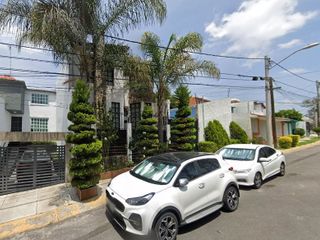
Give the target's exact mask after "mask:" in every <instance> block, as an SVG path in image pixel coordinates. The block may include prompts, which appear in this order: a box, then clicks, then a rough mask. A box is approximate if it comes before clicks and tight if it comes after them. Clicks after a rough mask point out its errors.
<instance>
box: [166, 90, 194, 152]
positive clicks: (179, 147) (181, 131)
mask: <svg viewBox="0 0 320 240" xmlns="http://www.w3.org/2000/svg"><path fill="white" fill-rule="evenodd" d="M175 99H176V100H177V103H178V110H177V112H176V115H175V118H174V119H173V120H172V121H171V124H170V127H171V138H170V140H171V144H170V148H171V149H172V150H174V151H192V150H193V149H194V147H195V140H196V138H197V137H196V128H195V119H194V118H191V117H189V116H190V114H191V108H190V107H189V99H190V91H189V89H188V87H187V86H182V85H181V86H180V87H178V88H177V89H176V91H175Z"/></svg>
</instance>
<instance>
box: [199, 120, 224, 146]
mask: <svg viewBox="0 0 320 240" xmlns="http://www.w3.org/2000/svg"><path fill="white" fill-rule="evenodd" d="M204 133H205V139H206V141H211V142H214V143H216V144H217V146H218V148H221V147H223V146H225V145H228V144H229V137H228V134H227V132H226V130H224V128H223V126H222V125H221V123H220V122H219V121H218V120H213V121H210V122H209V123H208V126H207V127H206V128H205V129H204Z"/></svg>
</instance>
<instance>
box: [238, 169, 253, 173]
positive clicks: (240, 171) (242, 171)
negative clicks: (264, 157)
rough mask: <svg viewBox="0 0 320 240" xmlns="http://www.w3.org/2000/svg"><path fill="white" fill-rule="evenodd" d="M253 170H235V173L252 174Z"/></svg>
mask: <svg viewBox="0 0 320 240" xmlns="http://www.w3.org/2000/svg"><path fill="white" fill-rule="evenodd" d="M251 170H252V169H251V168H248V169H243V170H235V171H234V172H235V173H248V172H250V171H251Z"/></svg>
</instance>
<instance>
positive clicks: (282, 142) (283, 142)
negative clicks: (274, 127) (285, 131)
mask: <svg viewBox="0 0 320 240" xmlns="http://www.w3.org/2000/svg"><path fill="white" fill-rule="evenodd" d="M279 146H280V147H281V148H284V149H288V148H291V146H292V138H291V137H289V136H283V137H279Z"/></svg>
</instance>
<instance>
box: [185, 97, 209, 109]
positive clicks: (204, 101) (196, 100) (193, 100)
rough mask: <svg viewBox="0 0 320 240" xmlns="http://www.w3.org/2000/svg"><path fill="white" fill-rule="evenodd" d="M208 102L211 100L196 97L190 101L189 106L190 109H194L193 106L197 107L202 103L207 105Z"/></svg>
mask: <svg viewBox="0 0 320 240" xmlns="http://www.w3.org/2000/svg"><path fill="white" fill-rule="evenodd" d="M206 102H210V100H208V99H205V98H203V97H202V98H199V97H196V96H194V97H193V96H192V97H191V98H190V100H189V106H190V107H193V106H196V105H198V104H200V103H206Z"/></svg>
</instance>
